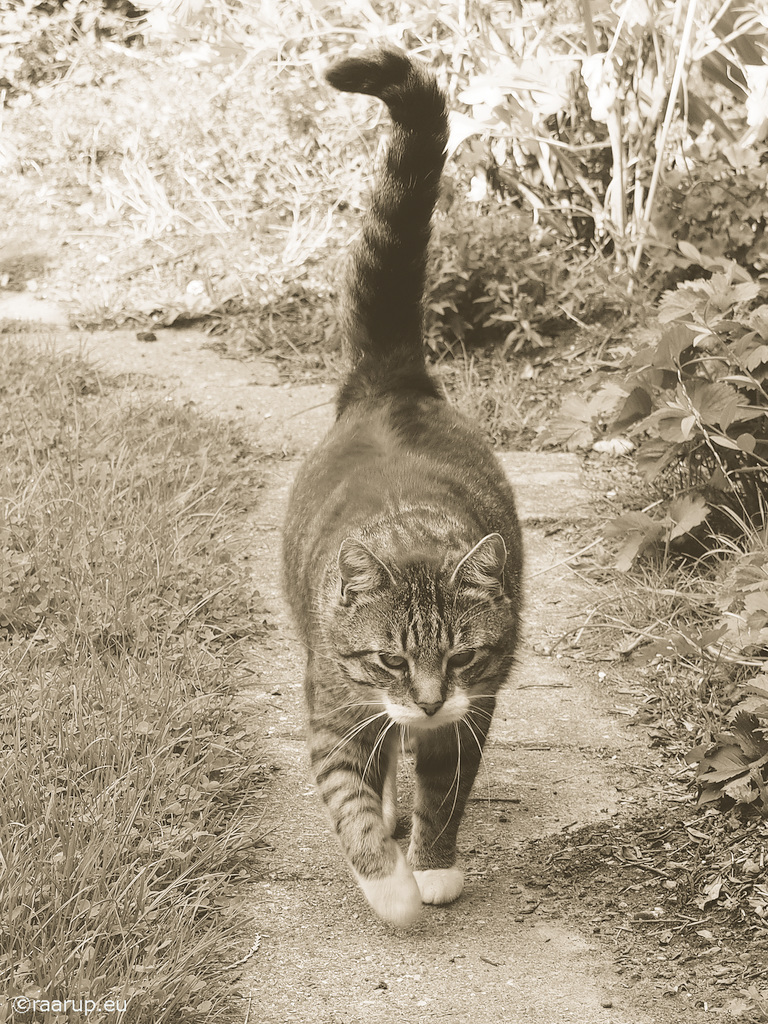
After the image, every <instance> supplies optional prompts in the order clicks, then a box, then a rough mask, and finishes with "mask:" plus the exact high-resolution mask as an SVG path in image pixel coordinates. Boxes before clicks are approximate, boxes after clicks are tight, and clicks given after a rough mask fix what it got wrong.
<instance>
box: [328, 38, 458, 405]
mask: <svg viewBox="0 0 768 1024" xmlns="http://www.w3.org/2000/svg"><path fill="white" fill-rule="evenodd" d="M326 78H327V80H328V81H329V82H330V84H331V85H333V86H334V87H335V88H337V89H341V90H342V91H344V92H360V93H366V94H368V95H370V96H377V97H378V98H379V99H380V100H383V102H384V103H385V104H386V105H387V107H388V108H389V113H390V115H391V117H392V122H393V128H392V135H391V138H390V140H389V146H388V149H387V155H386V160H385V162H384V166H383V167H382V169H381V170H380V172H379V174H378V176H377V179H376V183H375V186H374V191H373V196H372V198H371V201H370V206H369V209H368V211H367V213H366V214H365V217H364V220H363V226H362V233H361V236H360V238H359V239H358V241H357V243H356V245H355V247H354V249H353V252H352V258H351V263H350V267H349V269H348V272H347V283H346V290H345V295H344V298H343V303H342V330H343V344H344V348H345V351H346V354H347V357H348V360H349V364H350V370H349V374H348V376H347V379H346V381H345V382H344V384H343V385H342V388H341V392H340V394H339V400H338V408H339V412H341V411H343V409H344V408H346V406H348V405H350V404H352V403H354V402H356V401H360V400H365V399H369V400H370V399H375V398H377V397H379V396H381V395H383V394H388V393H403V392H417V393H419V392H421V393H426V394H429V395H435V396H437V395H438V394H439V389H438V388H437V386H436V384H435V383H434V381H433V380H432V379H431V378H430V376H429V374H428V373H427V370H426V365H425V361H424V350H423V301H424V286H425V279H426V268H427V250H428V247H429V234H430V221H431V218H432V212H433V210H434V207H435V203H436V201H437V196H438V189H439V184H440V174H441V172H442V169H443V164H444V163H445V149H446V145H447V142H448V112H447V109H446V101H445V96H444V95H443V93H442V92H441V91H440V88H439V87H438V85H437V82H436V81H435V79H434V77H433V76H432V74H431V73H430V72H429V71H427V69H426V68H425V67H424V66H423V65H422V64H420V63H419V62H417V61H414V60H411V59H410V58H409V57H407V56H406V54H404V53H402V52H401V51H399V50H394V49H383V50H377V51H375V52H374V53H371V54H366V55H365V56H362V57H351V58H349V59H347V60H342V61H340V62H339V63H337V64H334V65H333V66H332V67H331V68H330V69H329V70H328V71H327V73H326Z"/></svg>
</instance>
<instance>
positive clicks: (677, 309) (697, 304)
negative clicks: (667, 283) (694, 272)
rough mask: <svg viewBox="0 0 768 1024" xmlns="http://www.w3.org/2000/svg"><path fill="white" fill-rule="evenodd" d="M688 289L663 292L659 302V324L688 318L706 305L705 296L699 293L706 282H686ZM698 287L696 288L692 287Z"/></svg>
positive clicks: (703, 289)
mask: <svg viewBox="0 0 768 1024" xmlns="http://www.w3.org/2000/svg"><path fill="white" fill-rule="evenodd" d="M686 284H689V285H690V287H688V288H681V287H680V286H679V285H678V290H677V291H675V292H665V293H664V295H662V297H661V299H660V300H659V314H658V316H659V323H660V324H669V323H672V321H673V320H678V319H681V318H682V317H689V316H691V314H692V313H695V312H696V311H697V310H699V309H702V308H703V307H704V305H705V304H706V294H705V295H700V294H698V292H699V291H705V286H706V284H707V282H705V281H690V282H686ZM693 286H698V288H696V287H693Z"/></svg>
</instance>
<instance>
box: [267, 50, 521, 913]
mask: <svg viewBox="0 0 768 1024" xmlns="http://www.w3.org/2000/svg"><path fill="white" fill-rule="evenodd" d="M327 79H328V81H329V82H330V83H331V85H333V86H335V87H336V88H337V89H341V90H343V91H345V92H359V93H366V94H368V95H372V96H377V97H379V99H381V100H383V101H384V103H385V104H386V105H387V107H388V108H389V112H390V115H391V117H392V121H393V130H392V136H391V139H390V142H389V148H388V151H387V156H386V162H385V166H384V167H383V169H382V171H381V172H380V174H379V175H378V179H377V182H376V187H375V191H374V195H373V198H372V200H371V204H370V209H369V211H368V212H367V214H366V216H365V219H364V222H363V228H362V235H361V238H360V239H359V241H358V242H357V244H356V246H355V247H354V251H353V254H352V261H351V269H350V272H349V275H348V282H347V286H346V293H345V297H344V306H343V319H342V328H343V344H344V347H345V351H346V355H347V357H348V361H349V370H348V373H347V376H346V379H345V380H344V382H343V384H342V386H341V389H340V391H339V395H338V400H337V417H336V422H335V425H334V426H333V428H332V429H331V431H330V433H329V434H328V436H327V437H326V439H325V440H324V441H323V442H322V443H321V444H320V446H319V447H318V448H317V449H316V450H315V451H314V452H313V453H312V454H311V455H310V456H309V458H308V459H307V461H306V463H305V464H304V466H303V467H302V469H301V471H300V472H299V475H298V478H297V480H296V482H295V484H294V487H293V491H292V493H291V497H290V504H289V510H288V514H287V519H286V523H285V532H284V538H283V556H284V568H285V586H286V591H287V595H288V598H289V601H290V604H291V608H292V611H293V615H294V618H295V621H296V624H297V626H298V629H299V632H300V635H301V638H302V640H303V642H304V644H305V645H306V648H307V651H308V661H307V673H306V683H305V686H306V699H307V704H308V709H309V736H310V754H311V760H312V766H313V769H314V774H315V778H316V781H317V787H318V790H319V792H320V794H321V796H322V798H323V800H324V802H325V805H326V808H327V810H328V812H329V814H330V817H331V821H332V823H333V826H334V828H335V830H336V833H337V836H338V839H339V842H340V844H341V847H342V850H343V851H344V854H345V855H346V857H347V859H348V860H349V863H350V865H351V867H352V870H353V872H354V875H355V878H356V879H357V882H358V884H359V885H360V888H361V889H362V890H363V892H364V894H365V896H366V897H367V899H368V902H369V903H370V904H371V906H372V908H373V909H374V911H375V912H376V913H377V914H378V915H379V916H380V917H381V918H383V919H384V920H385V921H387V922H389V923H391V924H393V925H399V926H405V925H408V924H410V923H411V922H412V921H414V920H415V918H416V916H417V915H418V913H419V910H420V908H421V904H422V903H450V902H451V901H452V900H455V899H456V898H457V897H458V896H459V894H460V893H461V891H462V888H463V884H464V875H463V871H462V870H461V868H460V867H459V866H458V865H457V863H456V834H457V831H458V828H459V823H460V820H461V816H462V813H463V811H464V807H465V804H466V801H467V797H468V795H469V791H470V789H471V787H472V783H473V781H474V778H475V774H476V772H477V769H478V765H479V763H480V759H481V756H482V748H483V744H484V742H485V738H486V735H487V732H488V728H489V726H490V723H491V716H492V715H493V711H494V707H495V703H496V693H497V691H498V689H499V687H500V686H501V685H502V684H503V683H504V681H505V680H506V678H507V675H508V673H509V671H510V668H511V666H512V662H513V658H514V652H515V646H516V644H517V638H518V616H519V606H520V577H521V565H522V553H521V543H520V533H519V527H518V521H517V517H516V515H515V505H514V499H513V496H512V491H511V488H510V487H509V485H508V483H507V481H506V479H505V477H504V475H503V473H502V471H501V469H500V468H499V465H498V463H497V461H496V459H495V458H494V456H493V454H492V452H491V451H490V449H489V447H488V445H487V444H486V442H485V441H484V440H483V438H482V437H481V436H480V434H479V432H478V430H477V429H476V428H475V427H474V426H473V425H472V424H471V423H469V422H468V421H467V420H466V419H464V418H463V417H462V416H460V415H459V414H458V413H457V412H456V411H455V410H454V409H453V408H452V407H451V406H450V405H449V404H448V403H447V402H446V401H445V400H444V397H443V395H442V392H441V389H440V388H439V387H438V385H437V384H436V383H435V381H434V380H433V379H432V378H431V377H430V376H429V373H428V371H427V368H426V364H425V359H424V353H423V347H422V318H423V293H424V282H425V273H426V260H427V247H428V243H429V234H430V220H431V216H432V211H433V209H434V205H435V201H436V198H437V194H438V187H439V181H440V174H441V171H442V168H443V164H444V162H445V148H446V143H447V139H448V117H447V112H446V102H445V97H444V96H443V94H442V93H441V91H440V89H439V88H438V86H437V83H436V82H435V80H434V78H433V77H432V75H431V74H429V73H428V72H427V71H426V70H425V69H424V67H423V66H422V65H421V64H420V63H418V62H416V61H412V60H411V59H410V58H408V57H407V56H406V55H405V54H403V53H401V52H400V51H397V50H392V49H385V50H379V51H376V52H375V53H372V54H369V55H367V56H364V57H360V58H349V59H346V60H342V61H341V62H340V63H337V64H335V65H334V66H332V67H331V68H330V70H329V71H328V73H327ZM406 743H407V744H408V745H409V746H410V747H411V749H412V751H413V754H414V760H415V795H414V808H413V819H412V827H411V838H410V846H409V849H408V855H407V857H406V856H404V855H403V852H402V850H401V849H400V847H399V845H398V843H397V842H396V840H395V839H394V838H393V833H394V829H395V824H396V772H397V758H398V749H399V748H400V747H401V746H402V747H403V748H405V746H406Z"/></svg>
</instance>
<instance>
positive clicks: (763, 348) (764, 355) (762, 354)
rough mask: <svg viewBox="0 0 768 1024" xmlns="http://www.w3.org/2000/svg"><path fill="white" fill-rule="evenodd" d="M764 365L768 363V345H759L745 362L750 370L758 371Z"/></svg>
mask: <svg viewBox="0 0 768 1024" xmlns="http://www.w3.org/2000/svg"><path fill="white" fill-rule="evenodd" d="M763 363H768V345H758V347H757V348H756V349H754V351H753V352H751V353H750V354H749V355H748V356H747V358H746V359H745V360H744V365H745V366H746V367H747V369H748V370H756V369H757V368H758V366H762V364H763Z"/></svg>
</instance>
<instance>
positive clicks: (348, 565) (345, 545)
mask: <svg viewBox="0 0 768 1024" xmlns="http://www.w3.org/2000/svg"><path fill="white" fill-rule="evenodd" d="M338 564H339V575H340V576H341V602H342V604H350V603H351V601H352V600H353V599H354V597H355V595H356V594H372V593H374V591H377V590H382V589H383V588H384V587H386V586H387V585H388V584H389V583H390V582H394V579H393V577H392V573H391V572H390V571H389V569H388V568H387V567H386V565H384V563H383V562H382V561H381V559H380V558H377V557H376V555H374V553H373V552H372V551H370V550H369V549H368V548H367V547H366V546H365V544H363V542H362V541H359V540H355V539H354V537H347V538H346V539H345V540H343V541H342V543H341V547H340V548H339V558H338Z"/></svg>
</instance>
